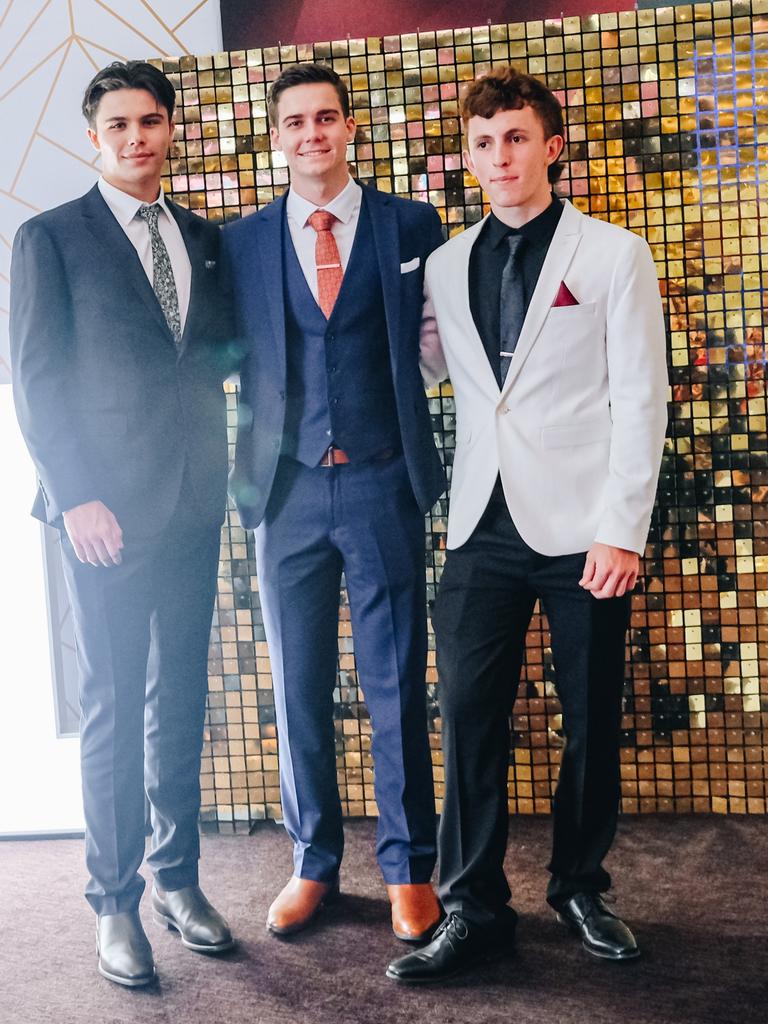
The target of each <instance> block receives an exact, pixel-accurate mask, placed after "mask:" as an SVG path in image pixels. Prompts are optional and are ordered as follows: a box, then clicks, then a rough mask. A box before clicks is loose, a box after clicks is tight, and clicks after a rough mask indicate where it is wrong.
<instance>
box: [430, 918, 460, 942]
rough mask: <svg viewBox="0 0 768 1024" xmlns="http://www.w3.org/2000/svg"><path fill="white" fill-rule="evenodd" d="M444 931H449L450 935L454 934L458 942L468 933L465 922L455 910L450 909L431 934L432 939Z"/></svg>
mask: <svg viewBox="0 0 768 1024" xmlns="http://www.w3.org/2000/svg"><path fill="white" fill-rule="evenodd" d="M445 932H450V936H451V937H453V936H455V937H456V938H457V939H458V940H459V942H463V941H464V939H466V937H467V936H468V935H469V929H468V928H467V922H466V921H465V920H464V918H463V917H461V916H460V915H459V914H457V913H456V912H455V911H452V912H451V913H450V914H449V915H448V916H447V917H446V919H445V920H444V921H443V923H442V924H441V925H440V927H439V928H438V929H437V931H436V932H435V934H434V935H433V936H432V939H433V941H434V939H436V938H438V937H439V936H440V935H443V934H444V933H445Z"/></svg>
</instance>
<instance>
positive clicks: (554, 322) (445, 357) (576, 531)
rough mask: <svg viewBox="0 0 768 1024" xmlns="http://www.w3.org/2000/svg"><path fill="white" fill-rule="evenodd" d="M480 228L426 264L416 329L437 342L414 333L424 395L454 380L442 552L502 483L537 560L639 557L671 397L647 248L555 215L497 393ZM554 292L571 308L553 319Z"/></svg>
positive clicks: (556, 311) (571, 216)
mask: <svg viewBox="0 0 768 1024" xmlns="http://www.w3.org/2000/svg"><path fill="white" fill-rule="evenodd" d="M483 223H484V221H481V222H480V223H479V224H475V225H473V226H472V227H471V228H468V229H467V230H466V231H463V232H462V233H461V234H459V235H456V236H455V237H454V238H452V239H451V240H450V241H449V242H447V243H446V244H445V245H443V246H441V247H440V248H439V249H437V250H435V252H433V253H432V255H431V256H430V257H429V260H428V261H427V265H426V271H425V292H426V306H425V318H427V317H429V316H430V315H433V316H434V317H435V320H436V325H437V332H436V333H435V332H434V331H432V332H429V331H425V332H423V333H422V351H421V363H422V372H423V374H424V378H425V380H426V381H427V383H428V384H430V385H431V384H435V383H437V381H439V380H442V379H444V378H445V377H446V376H449V377H450V380H451V384H452V386H453V391H454V395H455V401H456V451H455V457H454V463H453V476H452V482H451V498H450V513H449V518H448V541H447V544H448V547H449V548H456V547H459V546H461V545H462V544H463V543H464V542H465V541H466V540H467V539H468V538H469V536H470V534H471V533H472V531H473V530H474V528H475V526H476V525H477V523H478V521H479V519H480V517H481V516H482V514H483V512H484V511H485V508H486V506H487V504H488V500H489V498H490V495H491V491H492V489H493V486H494V483H495V481H496V478H497V475H498V474H499V473H500V474H501V480H502V484H503V487H504V495H505V497H506V500H507V506H508V508H509V512H510V515H511V516H512V520H513V521H514V523H515V526H516V527H517V529H518V531H519V532H520V535H521V536H522V538H523V539H524V540H525V542H526V543H527V544H528V545H529V546H530V547H532V548H533V549H534V550H535V551H538V552H540V553H541V554H545V555H562V554H573V553H576V552H580V551H587V550H588V549H589V548H590V546H591V545H592V544H593V543H594V542H595V541H600V542H602V543H603V544H611V545H613V546H615V547H620V548H626V549H628V550H631V551H637V552H639V553H641V554H642V552H643V550H644V548H645V543H646V539H647V536H648V526H649V522H650V517H651V511H652V509H653V501H654V497H655V493H656V483H657V479H658V474H659V466H660V463H661V454H662V449H663V445H664V436H665V432H666V426H667V387H668V379H667V368H666V345H665V330H664V318H663V314H662V308H661V299H660V295H659V283H658V279H657V276H656V270H655V267H654V263H653V259H652V257H651V253H650V250H649V248H648V245H647V244H646V242H645V241H644V239H642V238H640V237H639V236H638V235H635V234H633V233H632V232H631V231H626V230H624V229H623V228H619V227H617V226H615V225H613V224H609V223H606V222H604V221H600V220H595V219H594V218H592V217H587V216H584V215H583V214H582V213H579V211H578V210H576V209H575V207H573V206H572V205H571V204H570V203H569V202H567V201H566V202H564V209H563V213H562V216H561V218H560V221H559V223H558V225H557V229H556V231H555V234H554V237H553V239H552V244H551V245H550V247H549V251H548V253H547V257H546V259H545V261H544V265H543V267H542V269H541V274H540V276H539V280H538V283H537V285H536V289H535V291H534V293H533V296H532V297H531V303H530V306H529V308H528V312H527V315H526V318H525V322H524V324H523V327H522V330H521V332H520V337H519V340H518V343H517V348H516V350H515V354H514V356H513V358H512V362H511V365H510V367H509V371H508V373H507V377H506V380H505V381H504V384H503V386H502V387H501V389H500V388H499V386H498V384H497V382H496V378H495V376H494V373H493V371H492V369H491V366H490V364H489V362H488V358H487V356H486V354H485V350H484V348H483V343H482V341H481V340H480V336H479V334H478V332H477V328H476V327H475V322H474V320H473V318H472V312H471V310H470V305H469V257H470V252H471V250H472V245H473V244H474V242H475V240H476V239H477V237H478V235H479V234H480V231H481V229H482V225H483ZM563 282H564V283H565V285H566V287H567V288H568V290H569V291H570V292H571V294H572V295H573V296H574V297H575V298H576V300H577V301H578V305H575V306H558V307H553V302H554V301H555V297H556V295H557V292H558V290H559V288H560V284H561V283H563ZM426 322H428V321H425V323H426Z"/></svg>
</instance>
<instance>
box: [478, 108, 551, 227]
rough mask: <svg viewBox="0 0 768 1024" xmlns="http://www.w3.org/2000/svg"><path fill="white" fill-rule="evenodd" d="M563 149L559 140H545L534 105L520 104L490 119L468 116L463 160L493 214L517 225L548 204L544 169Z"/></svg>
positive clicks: (548, 195)
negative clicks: (476, 181) (487, 199)
mask: <svg viewBox="0 0 768 1024" xmlns="http://www.w3.org/2000/svg"><path fill="white" fill-rule="evenodd" d="M562 148H563V138H562V136H561V135H552V136H550V137H549V138H546V136H545V132H544V125H543V123H542V121H541V118H540V117H539V115H538V114H537V113H536V111H535V110H534V109H533V107H530V106H523V107H521V108H520V109H519V110H497V111H496V113H495V114H494V115H493V117H478V116H476V117H471V118H470V119H469V121H468V123H467V148H466V149H465V150H464V161H465V163H466V165H467V167H468V169H469V170H470V171H471V173H472V174H474V176H475V177H476V178H477V180H478V181H479V183H480V185H481V187H482V188H483V190H484V191H485V192H486V193H487V195H488V198H489V199H490V201H491V208H492V209H493V212H494V213H495V214H496V215H497V216H498V217H499V218H500V219H501V220H502V221H504V222H505V223H508V224H510V225H511V226H513V227H519V226H520V225H521V224H525V223H526V222H527V221H529V220H531V219H532V218H533V217H535V216H536V215H537V214H538V213H541V212H542V210H544V209H546V207H547V206H548V205H549V202H550V198H549V197H550V192H551V185H550V183H549V178H548V168H549V166H550V164H553V163H554V162H555V161H556V160H557V158H558V156H559V155H560V152H561V150H562Z"/></svg>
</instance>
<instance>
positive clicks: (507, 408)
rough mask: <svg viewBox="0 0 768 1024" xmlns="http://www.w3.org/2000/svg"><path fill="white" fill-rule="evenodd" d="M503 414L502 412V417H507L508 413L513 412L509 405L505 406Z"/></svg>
mask: <svg viewBox="0 0 768 1024" xmlns="http://www.w3.org/2000/svg"><path fill="white" fill-rule="evenodd" d="M501 412H502V415H504V416H506V415H507V413H508V412H512V410H511V409H510V408H509V406H508V405H505V406H504V407H503V408H502V410H501Z"/></svg>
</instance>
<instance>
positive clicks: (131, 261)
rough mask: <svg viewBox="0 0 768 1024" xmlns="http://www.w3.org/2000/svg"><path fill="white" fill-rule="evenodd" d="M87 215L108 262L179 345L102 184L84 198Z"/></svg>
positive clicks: (164, 331) (93, 233) (165, 333)
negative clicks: (113, 211) (101, 189)
mask: <svg viewBox="0 0 768 1024" xmlns="http://www.w3.org/2000/svg"><path fill="white" fill-rule="evenodd" d="M83 218H84V220H85V223H86V227H87V229H88V231H89V232H90V234H91V235H92V236H93V238H94V239H95V241H96V243H97V244H98V245H99V247H100V248H101V250H102V251H103V254H104V259H105V262H109V263H110V264H111V265H112V266H113V268H114V270H115V271H116V273H117V274H118V275H119V277H120V279H121V280H124V281H127V283H128V285H129V286H130V287H131V288H133V289H134V291H135V292H136V294H137V296H138V297H139V299H141V301H142V302H143V303H144V305H145V306H146V307H147V309H148V311H149V313H150V314H151V315H152V316H153V317H154V319H155V320H156V321H157V324H158V326H159V327H161V328H162V330H163V333H164V335H165V337H166V338H167V339H168V342H169V344H171V345H174V346H175V343H174V340H173V335H172V334H171V332H170V330H169V329H168V324H167V323H166V320H165V316H164V314H163V311H162V309H161V308H160V303H159V302H158V301H157V296H156V295H155V292H154V290H153V288H152V285H151V284H150V282H149V278H148V277H147V275H146V273H145V271H144V267H143V266H142V265H141V260H140V259H139V256H138V253H137V252H136V250H135V249H134V247H133V245H132V244H131V241H130V239H129V238H128V236H127V235H126V233H125V232H124V231H123V229H122V228H121V227H120V224H119V223H118V222H117V220H116V219H115V217H114V215H113V213H112V211H111V210H110V208H109V207H108V206H107V204H106V202H105V201H104V197H103V196H102V194H101V192H100V191H99V187H98V185H94V186H93V188H92V189H91V191H90V192H87V193H86V195H85V196H84V197H83Z"/></svg>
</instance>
